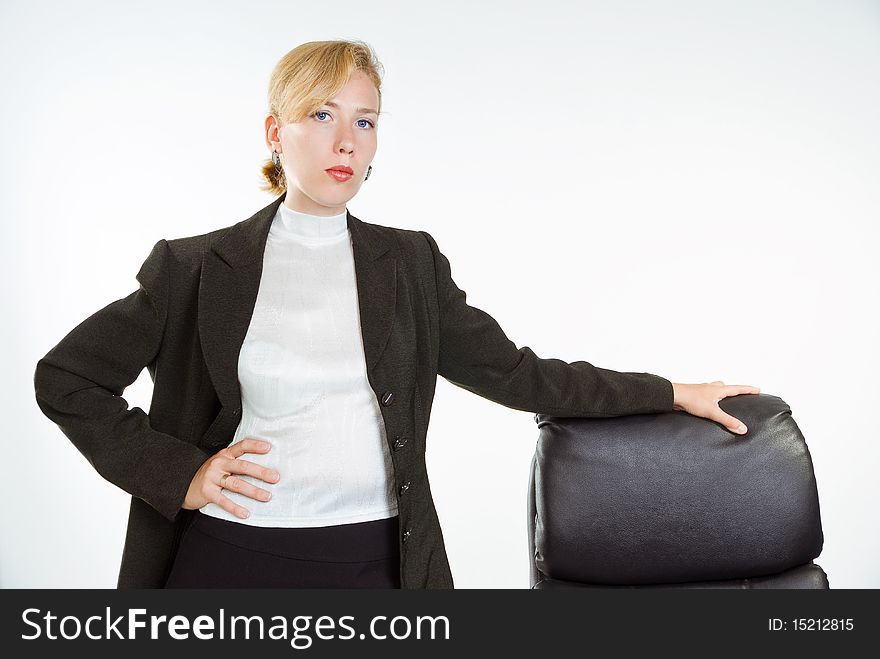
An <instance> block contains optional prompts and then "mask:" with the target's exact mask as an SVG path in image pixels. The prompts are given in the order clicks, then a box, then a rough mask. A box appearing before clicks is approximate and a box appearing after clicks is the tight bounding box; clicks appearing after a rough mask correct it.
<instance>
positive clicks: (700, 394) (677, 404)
mask: <svg viewBox="0 0 880 659" xmlns="http://www.w3.org/2000/svg"><path fill="white" fill-rule="evenodd" d="M672 390H673V391H674V392H675V393H674V402H673V409H675V410H681V411H684V412H687V413H688V414H693V415H694V416H701V417H704V418H706V419H711V420H712V421H717V422H718V423H720V424H722V425H724V426H727V429H728V430H730V431H731V432H734V433H736V434H738V435H745V434H746V433H747V432H748V428H746V425H745V424H744V423H742V422H741V421H740V420H739V419H737V418H735V417H732V416H730V415H729V414H728V413H727V412H725V411H724V410H722V409H721V408H720V407H719V406H718V401H719V400H721V399H722V398H727V397H728V396H737V395H739V394H759V393H761V390H760V389H758V387H753V386H751V385H748V384H724V383H723V382H722V381H721V380H715V382H704V383H702V384H679V383H677V382H673V383H672Z"/></svg>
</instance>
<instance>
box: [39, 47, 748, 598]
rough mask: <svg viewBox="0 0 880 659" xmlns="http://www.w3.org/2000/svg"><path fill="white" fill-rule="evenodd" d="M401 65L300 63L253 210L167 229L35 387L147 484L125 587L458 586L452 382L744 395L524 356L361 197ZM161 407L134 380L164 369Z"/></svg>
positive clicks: (633, 397) (136, 485) (321, 56)
mask: <svg viewBox="0 0 880 659" xmlns="http://www.w3.org/2000/svg"><path fill="white" fill-rule="evenodd" d="M379 67H380V65H379V63H378V62H377V61H376V59H375V55H374V54H373V52H372V51H371V49H370V48H369V47H368V46H367V45H365V44H363V43H361V42H350V41H320V42H311V43H306V44H303V45H301V46H299V47H297V48H295V49H293V50H292V51H290V52H289V53H288V54H287V55H285V56H284V57H283V58H282V59H281V60H280V61H279V63H278V64H277V65H276V67H275V70H274V71H273V74H272V78H271V82H270V87H269V113H268V116H267V117H266V120H265V136H266V144H267V147H268V149H269V151H270V153H271V157H270V158H269V159H268V160H267V162H266V164H265V165H264V166H263V175H264V177H265V178H266V180H267V187H266V188H265V189H267V190H268V191H270V192H272V193H273V194H275V195H277V197H276V199H275V200H274V201H273V202H272V203H270V204H269V205H268V206H266V207H265V208H263V209H261V210H260V211H258V212H257V213H255V214H254V215H253V216H251V217H250V218H248V219H246V220H243V221H241V222H238V223H236V224H234V225H232V226H229V227H224V228H222V229H218V230H216V231H212V232H209V233H206V234H201V235H197V236H189V237H186V238H178V239H174V240H159V241H158V242H157V243H156V245H155V246H154V248H153V250H152V252H151V253H150V255H149V256H148V258H147V260H146V261H145V262H144V264H143V265H142V267H141V269H140V271H139V272H138V276H137V278H138V281H139V282H140V287H139V288H138V290H136V291H134V292H133V293H131V294H130V295H129V296H127V297H125V298H123V299H121V300H117V301H116V302H113V303H111V304H110V305H108V306H107V307H105V308H103V309H101V310H99V311H98V312H96V313H95V314H93V315H92V316H90V317H89V318H87V319H86V320H85V321H83V322H82V323H81V324H80V325H79V326H77V327H76V328H74V329H73V330H72V331H71V332H70V333H69V334H68V335H67V336H66V337H64V339H62V341H61V342H60V343H59V344H58V345H57V346H55V347H54V348H53V349H52V350H51V351H50V352H49V353H48V354H47V355H46V356H45V357H44V358H43V359H41V360H40V362H39V363H38V365H37V369H36V372H35V376H34V380H35V388H36V395H37V402H38V404H39V405H40V408H41V409H42V410H43V412H44V413H45V414H46V415H47V416H48V417H49V418H50V419H52V420H53V421H54V422H55V423H57V424H58V425H59V427H60V428H61V429H62V430H63V431H64V433H65V434H66V435H67V436H68V437H69V438H70V440H71V441H72V442H73V443H74V444H75V445H76V446H77V448H78V449H79V450H80V451H81V452H82V453H83V454H84V455H85V456H86V457H87V458H88V459H89V461H90V462H91V463H92V464H93V465H94V466H95V468H96V469H97V470H98V472H99V473H100V474H101V475H102V476H104V477H105V478H106V479H107V480H109V481H111V482H113V483H114V484H116V485H118V486H119V487H121V488H122V489H124V490H125V491H126V492H128V493H130V494H131V495H132V499H131V511H130V517H129V525H128V533H127V537H126V542H125V548H124V552H123V557H122V565H121V568H120V574H119V582H118V586H119V587H120V588H129V587H133V588H144V587H150V588H152V587H169V588H175V587H260V588H263V587H346V588H352V587H354V588H368V587H374V588H401V587H402V588H452V587H453V580H452V574H451V571H450V569H449V564H448V560H447V556H446V550H445V546H444V542H443V536H442V531H441V529H440V525H439V520H438V518H437V513H436V510H435V508H434V503H433V499H432V497H431V491H430V486H429V483H428V478H427V470H426V466H425V443H426V437H427V427H428V421H429V418H430V412H431V403H432V400H433V395H434V388H435V383H436V376H437V375H438V374H439V375H442V376H443V377H445V378H446V379H447V380H449V381H450V382H453V383H454V384H456V385H458V386H460V387H463V388H465V389H468V390H469V391H472V392H474V393H476V394H478V395H480V396H483V397H485V398H487V399H489V400H493V401H495V402H498V403H499V404H502V405H505V406H507V407H510V408H512V409H519V410H526V411H531V412H543V413H550V414H558V415H564V416H615V415H624V414H640V413H652V412H666V411H672V410H681V411H685V412H688V413H690V414H694V415H699V416H702V417H705V418H708V419H712V420H714V421H717V422H719V423H721V424H723V425H724V426H726V427H727V428H729V429H730V430H731V431H732V432H737V433H744V432H745V429H744V427H743V429H741V430H740V429H739V427H740V425H741V424H740V422H739V421H738V420H737V419H735V418H733V417H731V416H730V415H728V414H726V413H725V412H723V411H722V410H721V409H720V407H719V406H718V401H720V400H721V399H722V398H725V397H727V396H734V395H738V394H743V393H758V391H759V390H758V389H757V388H756V387H752V386H747V385H724V384H723V383H722V382H720V381H716V382H712V383H704V384H690V385H688V384H673V383H671V382H669V381H668V380H666V379H664V378H661V377H660V376H657V375H653V374H650V373H619V372H616V371H612V370H608V369H602V368H597V367H594V366H593V365H591V364H589V363H587V362H584V361H577V362H573V363H566V362H563V361H562V360H558V359H542V358H540V357H538V356H537V355H536V354H535V353H534V352H533V351H532V350H531V349H529V348H528V347H523V348H517V346H516V345H515V344H514V343H513V342H512V341H510V340H509V339H508V338H507V336H506V335H505V334H504V332H503V331H502V329H501V328H500V327H499V325H498V323H497V322H496V321H495V320H494V319H493V318H492V317H491V316H489V315H488V314H487V313H485V312H484V311H482V310H480V309H478V308H476V307H473V306H470V305H468V304H467V302H466V299H465V293H464V291H462V290H461V289H460V288H458V286H456V284H455V282H454V281H453V279H452V276H451V268H450V265H449V261H448V260H447V259H446V257H445V256H444V255H443V254H442V252H441V251H440V250H439V248H438V247H437V244H436V242H435V240H434V239H433V237H432V236H431V235H430V234H429V233H427V232H425V231H418V230H407V229H396V228H391V227H384V226H382V225H377V224H371V223H368V222H363V221H362V220H360V219H358V218H357V217H355V216H354V215H352V214H351V212H350V211H349V210H348V208H347V203H348V202H349V200H351V199H352V198H353V197H354V195H355V194H356V193H357V191H358V190H359V189H360V186H361V185H362V184H363V182H364V181H366V180H367V179H368V178H369V176H370V172H371V169H372V168H371V166H370V162H371V160H372V159H373V156H374V155H375V153H376V147H377V128H378V120H379V115H380V113H381V81H380V75H379V72H378V69H379ZM144 366H146V367H147V368H148V369H149V372H150V375H151V377H152V378H153V382H154V392H153V400H152V403H151V406H150V413H149V415H146V414H144V412H143V411H142V410H140V409H139V408H133V409H128V405H127V403H126V402H125V400H124V399H123V398H121V394H122V392H123V390H124V388H125V387H126V386H127V385H128V384H130V383H131V382H133V381H134V380H135V379H136V378H137V377H138V375H139V373H140V372H141V371H142V370H143V368H144Z"/></svg>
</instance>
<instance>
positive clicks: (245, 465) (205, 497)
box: [183, 437, 280, 518]
mask: <svg viewBox="0 0 880 659" xmlns="http://www.w3.org/2000/svg"><path fill="white" fill-rule="evenodd" d="M270 448H272V445H271V444H269V442H264V441H262V440H259V439H252V438H250V437H246V438H245V439H242V440H240V441H238V442H235V443H234V444H231V445H229V446H227V447H226V448H224V449H221V450H219V451H217V453H215V454H214V455H212V456H211V457H210V458H208V459H207V460H205V463H204V464H203V465H202V466H201V467H199V470H198V471H197V472H196V475H195V476H193V479H192V482H191V483H190V484H189V489H188V490H187V492H186V498H185V499H184V502H183V508H185V509H186V510H196V509H198V508H201V507H202V506H204V505H206V504H208V503H216V504H217V505H218V506H220V507H221V508H223V510H226V511H228V512H230V513H232V514H233V515H237V516H238V517H242V518H244V517H247V516H248V515H250V512H249V511H248V510H247V508H244V507H242V506H239V505H236V504H235V503H233V502H232V500H231V499H228V498H227V497H225V496H223V494H222V492H223V490H224V489H225V490H231V491H233V492H238V493H239V494H243V495H245V496H248V497H251V498H252V499H256V500H257V501H268V500H269V499H271V498H272V493H271V492H269V491H268V490H264V489H262V488H259V487H257V486H256V485H253V484H251V483H248V482H247V481H245V480H243V479H241V478H238V476H236V475H235V474H246V475H248V476H253V477H254V478H259V479H260V480H264V481H266V482H267V483H275V482H277V481H278V479H279V478H280V475H279V474H278V472H277V471H275V470H274V469H272V468H271V467H264V466H263V465H259V464H256V463H255V462H248V461H247V460H239V459H238V458H239V457H241V456H242V455H244V454H245V453H268V452H269V449H270ZM224 474H231V475H230V476H227V477H226V481H225V483H224V485H223V487H220V478H221V477H222V476H223V475H224Z"/></svg>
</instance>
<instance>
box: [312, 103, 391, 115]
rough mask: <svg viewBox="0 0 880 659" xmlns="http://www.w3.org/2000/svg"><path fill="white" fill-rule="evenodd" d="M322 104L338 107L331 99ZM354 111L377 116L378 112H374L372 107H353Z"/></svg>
mask: <svg viewBox="0 0 880 659" xmlns="http://www.w3.org/2000/svg"><path fill="white" fill-rule="evenodd" d="M324 105H329V106H330V107H331V108H338V107H339V106H338V105H337V104H336V103H334V102H333V101H327V102H326V103H324ZM355 111H356V112H365V113H367V114H375V115H376V116H377V117H378V116H379V113H378V112H376V111H375V110H374V109H373V108H355Z"/></svg>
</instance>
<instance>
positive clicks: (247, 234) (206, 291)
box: [198, 193, 399, 411]
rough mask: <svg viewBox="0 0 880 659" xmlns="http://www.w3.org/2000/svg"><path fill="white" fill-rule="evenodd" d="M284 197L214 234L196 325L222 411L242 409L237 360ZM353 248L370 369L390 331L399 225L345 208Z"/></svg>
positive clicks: (202, 279) (204, 264) (205, 262)
mask: <svg viewBox="0 0 880 659" xmlns="http://www.w3.org/2000/svg"><path fill="white" fill-rule="evenodd" d="M285 196H286V193H285V194H281V195H280V196H279V197H277V198H276V199H275V200H274V201H272V202H271V203H270V204H269V205H268V206H266V207H264V208H262V209H260V210H258V211H257V212H256V213H254V214H253V215H252V216H251V217H249V218H248V219H246V220H242V221H241V222H238V223H237V224H234V225H232V226H231V227H229V228H228V229H226V230H221V231H219V232H214V233H213V234H209V235H213V238H212V239H211V240H210V242H209V245H208V248H207V249H206V250H205V254H204V260H203V262H202V272H201V276H200V279H199V293H198V300H199V306H198V325H199V336H200V341H201V347H202V355H203V357H204V361H205V364H206V365H207V367H208V372H209V374H210V377H211V382H212V383H213V385H214V389H215V391H216V392H217V397H218V398H219V400H220V402H221V404H222V405H223V407H224V408H230V409H232V410H233V411H236V410H237V411H240V410H241V389H240V383H239V380H238V359H239V355H240V352H241V346H242V344H243V343H244V339H245V336H246V334H247V330H248V326H249V325H250V321H251V317H252V315H253V312H254V307H255V304H256V300H257V293H258V292H259V288H260V278H261V275H262V271H263V254H264V252H265V248H266V240H267V239H268V236H269V229H270V227H271V225H272V220H273V218H274V217H275V213H276V212H277V210H278V207H279V206H280V205H281V203H283V201H284V197H285ZM346 218H347V222H348V228H349V230H350V231H351V242H352V249H353V252H354V266H355V279H356V284H357V294H358V307H359V312H360V325H361V336H362V340H363V345H364V357H365V362H366V368H367V371H368V372H372V370H373V369H374V368H375V366H376V363H377V362H378V361H379V357H380V356H381V354H382V352H383V351H384V349H385V344H386V342H387V340H388V336H389V334H390V332H391V325H392V322H393V319H394V311H395V304H396V297H397V271H398V261H399V248H398V246H397V240H396V237H395V235H394V232H393V229H391V228H390V227H383V226H380V225H376V224H371V223H367V222H363V221H361V220H360V219H358V218H357V217H355V216H354V215H352V214H351V211H346Z"/></svg>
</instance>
